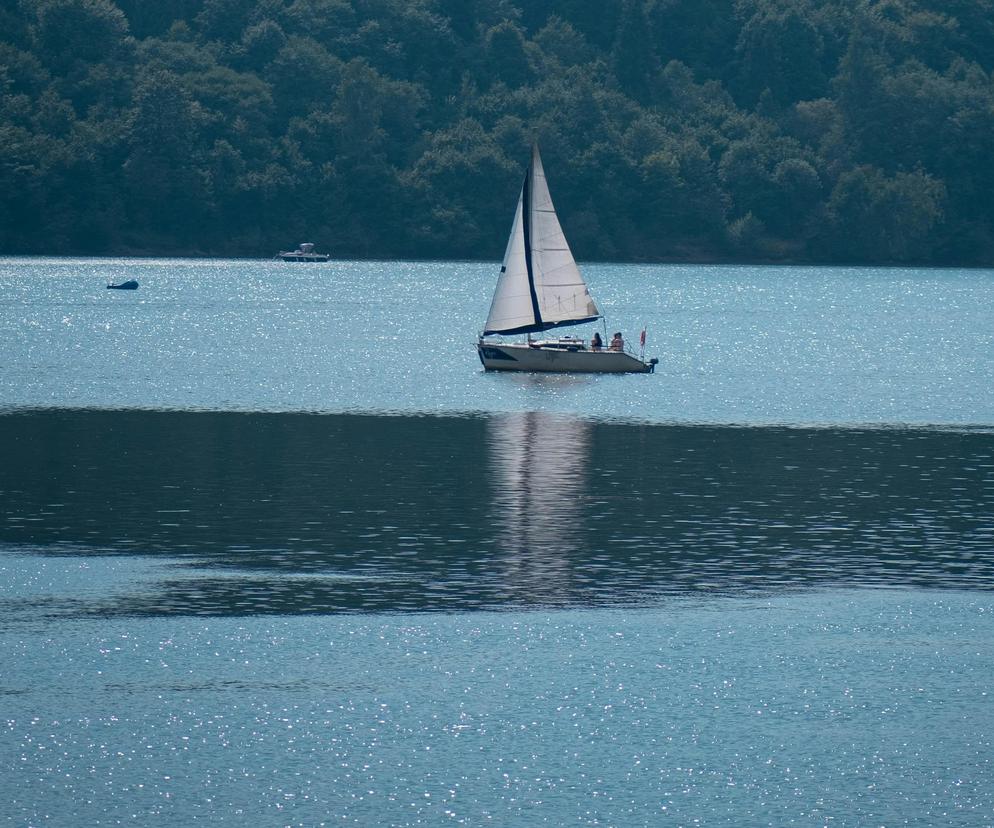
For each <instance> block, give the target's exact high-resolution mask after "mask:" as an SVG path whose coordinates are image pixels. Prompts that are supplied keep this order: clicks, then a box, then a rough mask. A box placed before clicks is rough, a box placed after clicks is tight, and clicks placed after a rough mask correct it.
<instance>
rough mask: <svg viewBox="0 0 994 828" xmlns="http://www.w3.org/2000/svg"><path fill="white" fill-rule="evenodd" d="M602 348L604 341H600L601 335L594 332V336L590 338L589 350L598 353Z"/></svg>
mask: <svg viewBox="0 0 994 828" xmlns="http://www.w3.org/2000/svg"><path fill="white" fill-rule="evenodd" d="M603 346H604V340H602V339H601V335H600V334H599V333H597V331H594V335H593V336H592V337H590V350H591V351H599V350H600V349H601V348H602V347H603Z"/></svg>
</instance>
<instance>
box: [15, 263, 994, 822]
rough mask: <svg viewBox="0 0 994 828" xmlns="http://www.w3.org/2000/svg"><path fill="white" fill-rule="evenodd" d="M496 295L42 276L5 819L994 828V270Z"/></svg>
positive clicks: (351, 277) (366, 279) (768, 276)
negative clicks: (511, 368)
mask: <svg viewBox="0 0 994 828" xmlns="http://www.w3.org/2000/svg"><path fill="white" fill-rule="evenodd" d="M495 271H496V267H495V266H494V265H492V264H478V263H375V262H373V263H367V262H364V263H354V262H337V263H336V262H332V263H329V264H327V265H319V266H314V267H307V266H287V265H282V264H278V263H272V262H258V261H190V260H119V259H115V260H93V259H80V260H69V259H27V258H17V259H0V342H2V343H3V351H2V355H0V411H2V413H0V654H2V656H3V660H2V666H0V700H2V701H3V712H2V715H0V778H2V779H3V780H4V790H5V796H4V798H3V799H2V800H0V824H6V825H55V826H62V825H65V826H77V825H121V824H128V825H134V824H154V823H160V824H166V825H187V824H197V823H201V824H205V823H206V824H213V823H221V824H237V825H244V824H258V825H275V826H282V825H301V826H310V825H397V826H406V825H437V824H447V823H449V824H463V825H483V824H489V825H522V826H531V825H616V826H625V825H674V826H691V825H712V826H714V825H729V826H753V825H756V826H759V825H769V826H781V825H802V826H830V825H837V826H839V825H847V826H865V825H886V826H892V825H921V826H933V825H961V826H988V825H994V794H992V793H991V792H992V791H994V767H992V761H994V760H992V757H994V750H992V744H991V742H992V738H994V712H992V705H991V698H990V694H991V692H992V683H994V678H992V677H994V645H992V643H991V642H992V641H994V623H992V614H994V473H992V472H994V434H992V429H994V386H992V383H991V382H990V377H991V376H992V375H994V341H992V340H994V326H992V325H991V323H990V308H991V307H992V306H994V303H992V300H994V272H991V271H982V270H903V269H836V268H759V267H687V266H680V267H676V266H652V267H649V266H645V267H633V266H624V265H591V266H588V267H585V268H584V272H585V274H586V276H587V278H588V281H589V282H590V284H591V288H592V290H593V293H594V295H595V297H596V298H597V300H598V301H599V303H600V304H601V307H602V310H604V311H605V313H606V314H607V315H608V317H609V322H608V325H609V327H610V329H611V330H612V331H613V330H616V329H618V328H621V329H622V330H623V331H624V332H625V334H626V336H627V337H628V339H629V341H637V332H638V331H639V330H640V329H641V328H642V326H643V325H645V326H646V327H647V331H648V349H647V352H648V354H647V355H652V356H657V357H659V359H660V364H659V368H658V370H657V373H656V374H655V375H652V376H627V377H590V378H587V377H564V376H560V377H555V376H549V377H541V376H529V375H522V376H514V375H501V374H485V373H483V372H482V370H481V369H480V366H479V363H478V362H477V361H476V356H475V352H474V347H473V346H474V342H475V338H476V336H477V333H478V330H479V327H480V325H481V324H482V320H483V318H484V316H485V315H486V311H487V307H488V304H489V296H490V291H491V289H492V285H493V281H494V278H495ZM127 278H137V279H138V281H139V282H140V283H141V287H140V288H139V290H138V291H135V292H117V291H108V290H107V289H106V284H107V283H108V282H116V281H122V280H124V279H127Z"/></svg>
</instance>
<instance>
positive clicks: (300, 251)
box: [275, 242, 331, 262]
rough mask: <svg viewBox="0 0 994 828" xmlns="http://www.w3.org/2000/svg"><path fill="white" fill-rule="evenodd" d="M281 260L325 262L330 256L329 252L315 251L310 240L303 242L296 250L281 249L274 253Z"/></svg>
mask: <svg viewBox="0 0 994 828" xmlns="http://www.w3.org/2000/svg"><path fill="white" fill-rule="evenodd" d="M275 258H277V259H279V260H280V261H281V262H326V261H328V260H329V259H330V258H331V255H330V254H329V253H315V252H314V245H313V244H312V243H311V242H303V243H302V244H301V245H300V247H298V248H297V249H296V250H281V251H280V252H279V253H277V254H276V257H275Z"/></svg>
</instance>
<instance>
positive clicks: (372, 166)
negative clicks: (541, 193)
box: [0, 0, 994, 264]
mask: <svg viewBox="0 0 994 828" xmlns="http://www.w3.org/2000/svg"><path fill="white" fill-rule="evenodd" d="M992 69H994V0H822V2H815V0H618V1H617V2H611V3H604V2H600V0H528V2H525V0H520V2H518V0H156V2H147V0H116V2H115V0H0V251H4V252H8V253H10V252H41V251H45V252H52V253H69V252H73V253H107V252H116V253H160V254H161V253H191V254H193V253H200V254H215V255H245V256H265V255H271V254H272V253H273V252H274V251H275V250H276V249H278V248H279V247H286V246H288V245H291V244H294V243H296V242H298V241H301V240H310V241H314V242H316V243H317V244H318V246H319V248H321V249H325V250H329V251H331V252H333V254H334V255H336V256H341V257H345V256H362V257H444V258H449V257H473V258H484V257H485V258H497V257H499V256H500V254H501V252H502V250H503V244H504V241H505V239H506V234H507V230H508V225H509V221H510V215H511V211H512V208H513V204H514V201H515V199H516V197H517V190H518V187H519V186H520V180H521V175H522V172H523V167H524V163H525V161H526V160H527V155H528V145H529V143H530V141H531V140H532V139H538V141H539V142H540V144H541V146H542V153H543V157H544V159H545V163H546V168H547V170H548V173H549V179H550V183H551V186H552V190H553V195H554V197H555V199H556V202H557V205H558V207H559V212H560V215H561V218H562V221H563V224H564V226H565V229H566V232H567V235H568V236H569V237H570V240H571V243H572V245H573V247H574V249H575V252H576V253H577V256H578V258H581V259H643V260H654V259H675V260H680V259H682V260H733V259H765V260H791V261H826V262H833V261H834V262H843V261H853V262H923V263H935V264H942V263H969V264H989V263H991V262H992V261H994V180H992V179H994V83H992Z"/></svg>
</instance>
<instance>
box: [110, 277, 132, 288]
mask: <svg viewBox="0 0 994 828" xmlns="http://www.w3.org/2000/svg"><path fill="white" fill-rule="evenodd" d="M107 290H138V282H136V281H135V280H134V279H129V280H128V281H127V282H121V283H120V284H117V285H115V284H113V283H111V284H109V285H107Z"/></svg>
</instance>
